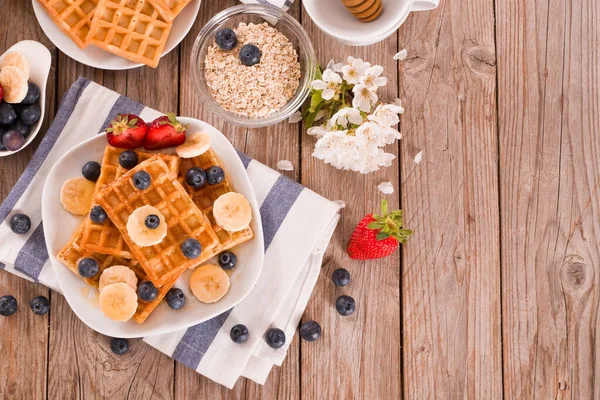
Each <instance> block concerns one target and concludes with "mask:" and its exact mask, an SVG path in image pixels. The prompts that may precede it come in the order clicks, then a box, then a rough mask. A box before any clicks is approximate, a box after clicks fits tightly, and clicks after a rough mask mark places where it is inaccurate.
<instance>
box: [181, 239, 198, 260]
mask: <svg viewBox="0 0 600 400" xmlns="http://www.w3.org/2000/svg"><path fill="white" fill-rule="evenodd" d="M181 252H182V253H183V255H184V256H185V257H186V258H189V259H194V258H198V257H199V256H200V253H202V245H201V244H200V242H199V241H197V240H196V239H194V238H189V239H186V240H185V241H184V242H183V243H182V244H181Z"/></svg>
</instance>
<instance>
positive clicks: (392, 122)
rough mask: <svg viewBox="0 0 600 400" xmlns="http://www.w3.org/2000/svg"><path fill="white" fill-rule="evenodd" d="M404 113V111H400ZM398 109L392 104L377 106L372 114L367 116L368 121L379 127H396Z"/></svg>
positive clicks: (398, 119) (398, 120)
mask: <svg viewBox="0 0 600 400" xmlns="http://www.w3.org/2000/svg"><path fill="white" fill-rule="evenodd" d="M402 111H404V109H402ZM398 114H400V109H399V108H398V106H396V105H394V104H380V105H378V106H377V108H376V109H375V111H374V112H373V114H371V115H369V116H368V117H367V118H369V120H370V121H373V122H377V123H378V124H379V125H381V126H384V127H386V128H389V127H392V126H396V125H398V123H399V122H400V118H399V117H398Z"/></svg>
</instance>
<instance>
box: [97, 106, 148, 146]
mask: <svg viewBox="0 0 600 400" xmlns="http://www.w3.org/2000/svg"><path fill="white" fill-rule="evenodd" d="M146 132H148V127H147V126H146V123H145V122H144V120H142V119H141V118H140V117H138V116H137V115H133V114H119V115H117V118H115V119H114V120H112V121H111V123H110V125H109V126H108V128H107V129H106V139H107V140H108V143H110V145H111V146H113V147H118V148H120V149H137V148H138V147H141V146H142V144H144V138H145V137H146Z"/></svg>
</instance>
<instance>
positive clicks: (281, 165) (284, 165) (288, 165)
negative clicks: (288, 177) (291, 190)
mask: <svg viewBox="0 0 600 400" xmlns="http://www.w3.org/2000/svg"><path fill="white" fill-rule="evenodd" d="M277 169H278V170H280V171H293V170H294V166H293V165H292V162H291V161H290V160H280V161H279V162H277Z"/></svg>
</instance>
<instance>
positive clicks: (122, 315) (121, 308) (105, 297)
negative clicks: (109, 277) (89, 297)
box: [99, 282, 138, 321]
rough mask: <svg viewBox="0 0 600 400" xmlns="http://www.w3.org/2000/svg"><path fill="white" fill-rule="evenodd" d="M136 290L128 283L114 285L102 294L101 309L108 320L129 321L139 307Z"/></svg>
mask: <svg viewBox="0 0 600 400" xmlns="http://www.w3.org/2000/svg"><path fill="white" fill-rule="evenodd" d="M137 300H138V296H137V294H136V293H135V290H133V288H132V287H131V286H129V285H128V284H126V283H122V282H119V283H113V284H112V285H108V286H106V287H104V289H103V290H102V291H101V292H100V298H99V303H100V309H101V310H102V312H103V313H104V315H105V316H106V317H107V318H110V319H112V320H114V321H127V320H129V319H130V318H131V317H133V314H135V311H136V310H137V306H138V302H137Z"/></svg>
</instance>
